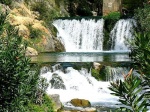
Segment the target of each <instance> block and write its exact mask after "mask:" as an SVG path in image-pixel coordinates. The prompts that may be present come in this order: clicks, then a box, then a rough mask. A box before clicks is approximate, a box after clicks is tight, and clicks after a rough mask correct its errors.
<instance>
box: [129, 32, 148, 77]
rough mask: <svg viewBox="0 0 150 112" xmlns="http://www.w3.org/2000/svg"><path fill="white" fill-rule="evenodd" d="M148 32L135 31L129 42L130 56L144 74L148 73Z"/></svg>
mask: <svg viewBox="0 0 150 112" xmlns="http://www.w3.org/2000/svg"><path fill="white" fill-rule="evenodd" d="M149 46H150V33H136V34H135V38H134V40H132V43H131V54H130V56H131V58H132V59H133V61H134V62H135V64H136V65H137V67H138V68H139V69H140V71H141V72H143V73H144V74H147V75H148V74H149V73H150V70H149V68H150V47H149Z"/></svg>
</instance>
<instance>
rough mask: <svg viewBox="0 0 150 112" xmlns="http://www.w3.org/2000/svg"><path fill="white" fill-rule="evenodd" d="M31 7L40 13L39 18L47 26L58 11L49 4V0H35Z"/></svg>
mask: <svg viewBox="0 0 150 112" xmlns="http://www.w3.org/2000/svg"><path fill="white" fill-rule="evenodd" d="M31 8H32V10H33V11H38V12H39V13H40V17H39V19H41V20H44V21H45V22H46V25H47V26H49V25H51V23H52V21H53V19H54V18H56V17H58V16H59V12H58V11H57V10H56V9H55V8H53V7H52V6H51V5H50V2H49V1H41V2H35V3H34V4H32V7H31Z"/></svg>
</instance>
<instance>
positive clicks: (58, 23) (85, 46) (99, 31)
mask: <svg viewBox="0 0 150 112" xmlns="http://www.w3.org/2000/svg"><path fill="white" fill-rule="evenodd" d="M53 25H54V26H55V27H56V28H57V30H58V34H57V37H59V38H60V40H61V41H62V43H63V44H64V45H65V48H66V51H67V52H74V51H77V52H79V51H86V52H87V51H93V50H98V51H102V50H103V25H104V20H103V19H100V20H97V21H96V20H93V19H89V20H85V19H81V20H75V19H73V20H60V19H59V20H55V21H54V22H53Z"/></svg>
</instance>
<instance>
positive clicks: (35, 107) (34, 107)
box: [28, 94, 54, 112]
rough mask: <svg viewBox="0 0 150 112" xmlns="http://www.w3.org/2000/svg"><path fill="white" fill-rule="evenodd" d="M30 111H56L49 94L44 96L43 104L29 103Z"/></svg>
mask: <svg viewBox="0 0 150 112" xmlns="http://www.w3.org/2000/svg"><path fill="white" fill-rule="evenodd" d="M28 111H29V112H54V109H53V104H52V101H51V99H50V97H49V96H47V95H46V94H45V95H44V96H43V103H42V104H41V105H39V104H35V103H29V104H28Z"/></svg>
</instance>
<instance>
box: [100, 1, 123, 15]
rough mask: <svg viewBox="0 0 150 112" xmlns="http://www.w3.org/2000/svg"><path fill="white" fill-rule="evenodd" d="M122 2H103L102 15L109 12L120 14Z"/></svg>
mask: <svg viewBox="0 0 150 112" xmlns="http://www.w3.org/2000/svg"><path fill="white" fill-rule="evenodd" d="M121 5H122V0H103V15H108V14H109V13H110V12H121Z"/></svg>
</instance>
